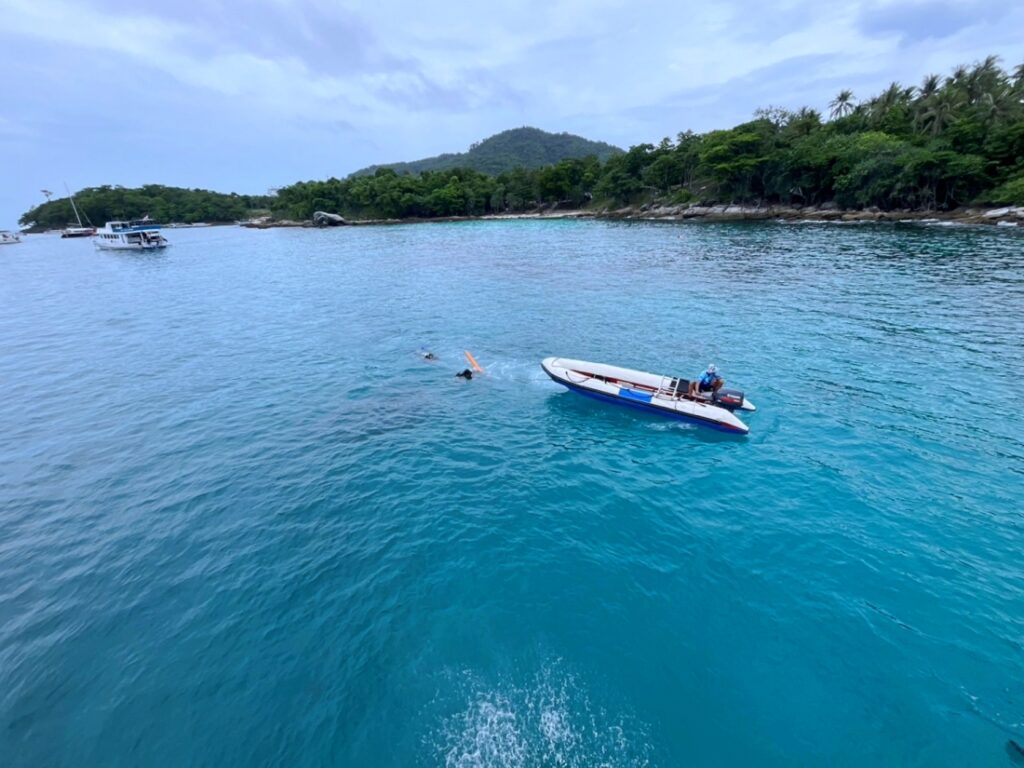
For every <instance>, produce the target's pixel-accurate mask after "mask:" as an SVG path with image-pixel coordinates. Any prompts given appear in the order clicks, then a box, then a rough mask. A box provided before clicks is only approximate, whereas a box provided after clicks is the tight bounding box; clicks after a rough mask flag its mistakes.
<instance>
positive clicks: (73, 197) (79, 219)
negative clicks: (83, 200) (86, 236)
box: [64, 181, 82, 226]
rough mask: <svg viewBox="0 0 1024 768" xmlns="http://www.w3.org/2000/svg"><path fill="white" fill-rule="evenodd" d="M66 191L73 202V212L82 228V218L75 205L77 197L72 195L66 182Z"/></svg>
mask: <svg viewBox="0 0 1024 768" xmlns="http://www.w3.org/2000/svg"><path fill="white" fill-rule="evenodd" d="M64 190H65V191H66V192H67V193H68V199H69V200H71V210H73V211H74V212H75V218H76V219H78V226H82V217H81V216H79V215H78V207H77V206H76V205H75V196H74V195H72V194H71V190H70V189H68V183H67V182H66V181H65V182H64Z"/></svg>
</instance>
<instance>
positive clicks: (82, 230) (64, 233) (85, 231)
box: [60, 184, 96, 237]
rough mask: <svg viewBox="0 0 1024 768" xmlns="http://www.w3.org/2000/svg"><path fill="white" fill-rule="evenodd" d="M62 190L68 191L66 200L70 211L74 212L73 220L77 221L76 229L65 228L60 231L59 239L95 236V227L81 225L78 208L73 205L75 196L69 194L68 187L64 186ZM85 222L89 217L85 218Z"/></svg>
mask: <svg viewBox="0 0 1024 768" xmlns="http://www.w3.org/2000/svg"><path fill="white" fill-rule="evenodd" d="M64 189H67V191H68V199H69V200H71V210H73V211H74V212H75V219H76V220H77V221H78V226H77V227H70V226H69V227H65V228H64V229H62V230H61V231H60V236H61V237H92V236H93V235H95V234H96V227H93V226H88V227H87V226H84V225H83V224H82V217H81V216H80V215H79V213H78V206H77V205H75V196H74V195H72V194H71V190H70V189H68V185H67V184H65V185H64ZM85 218H86V221H88V219H89V217H88V216H86V217H85Z"/></svg>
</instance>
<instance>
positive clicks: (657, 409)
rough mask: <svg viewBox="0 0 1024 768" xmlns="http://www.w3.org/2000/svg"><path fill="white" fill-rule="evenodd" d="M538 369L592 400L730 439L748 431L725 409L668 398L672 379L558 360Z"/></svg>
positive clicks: (673, 397) (544, 361) (599, 365)
mask: <svg viewBox="0 0 1024 768" xmlns="http://www.w3.org/2000/svg"><path fill="white" fill-rule="evenodd" d="M541 368H542V369H543V370H544V372H545V373H546V374H547V375H548V376H549V377H550V378H551V379H552V380H553V381H555V382H557V383H558V384H561V385H562V386H564V387H566V388H567V389H569V390H571V391H573V392H576V393H577V394H581V395H584V396H586V397H590V398H592V399H595V400H600V401H602V402H606V403H613V404H615V405H625V406H628V407H630V408H634V409H637V410H642V411H647V412H648V413H656V414H658V415H659V416H665V417H668V418H673V419H679V420H682V421H688V422H690V423H693V424H699V425H700V426H702V427H706V428H708V429H714V430H717V431H719V432H726V433H729V434H733V435H745V434H747V433H748V432H749V431H750V428H749V427H747V425H746V424H744V423H743V422H742V421H740V419H739V418H737V417H736V416H735V415H734V414H733V413H732V412H731V411H729V410H727V409H726V408H721V407H719V406H717V405H713V404H711V403H704V402H700V401H697V400H691V399H689V398H685V397H677V396H675V395H673V394H671V393H670V392H669V387H668V384H669V382H671V381H672V380H673V379H672V377H668V376H658V375H656V374H651V373H645V372H643V371H634V370H632V369H629V368H619V367H617V366H610V365H605V364H602V363H591V362H587V361H585V360H570V359H567V358H558V357H549V358H546V359H545V360H543V361H542V362H541ZM744 405H745V406H748V407H747V410H753V409H754V406H753V405H752V404H749V403H747V402H746V401H744Z"/></svg>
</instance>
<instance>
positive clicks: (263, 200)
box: [20, 184, 271, 230]
mask: <svg viewBox="0 0 1024 768" xmlns="http://www.w3.org/2000/svg"><path fill="white" fill-rule="evenodd" d="M270 203H271V198H270V197H266V196H258V195H255V196H252V195H235V194H229V195H225V194H221V193H219V192H210V191H208V190H205V189H182V188H180V187H164V186H161V185H159V184H147V185H146V186H144V187H139V188H138V189H127V188H125V187H89V188H87V189H83V190H81V191H80V192H78V193H76V194H75V205H77V206H78V210H79V212H80V213H81V215H82V222H83V223H87V222H92V223H93V224H94V225H96V226H99V227H101V226H103V225H104V224H105V223H106V222H108V221H117V220H120V219H140V218H142V217H143V216H149V217H150V218H151V219H153V220H154V221H158V222H162V223H171V222H181V223H184V224H194V223H196V222H209V223H211V224H213V223H221V222H231V221H238V220H239V219H245V218H248V217H249V215H250V212H251V211H253V210H254V209H263V210H266V209H269V208H270ZM20 223H21V225H22V226H26V227H27V226H31V227H32V228H33V229H36V230H46V229H59V228H61V227H65V226H67V225H68V224H76V222H75V214H74V211H72V209H71V201H70V200H69V199H68V198H66V197H61V198H57V199H54V200H49V201H47V202H45V203H42V204H40V205H37V206H36V207H35V208H33V209H31V210H29V211H27V212H26V213H25V214H24V215H23V216H22V217H21V221H20Z"/></svg>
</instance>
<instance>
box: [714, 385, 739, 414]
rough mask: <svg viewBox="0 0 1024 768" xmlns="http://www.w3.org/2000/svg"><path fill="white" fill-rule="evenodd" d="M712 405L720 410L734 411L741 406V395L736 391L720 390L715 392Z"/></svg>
mask: <svg viewBox="0 0 1024 768" xmlns="http://www.w3.org/2000/svg"><path fill="white" fill-rule="evenodd" d="M714 403H715V405H717V406H720V407H722V408H727V409H729V410H730V411H735V410H736V409H737V408H739V407H741V406H742V405H743V393H742V392H740V391H739V390H738V389H720V390H718V391H717V392H715V398H714Z"/></svg>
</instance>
